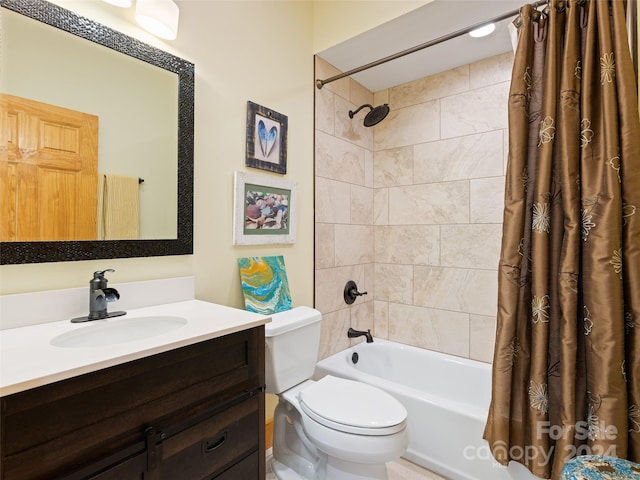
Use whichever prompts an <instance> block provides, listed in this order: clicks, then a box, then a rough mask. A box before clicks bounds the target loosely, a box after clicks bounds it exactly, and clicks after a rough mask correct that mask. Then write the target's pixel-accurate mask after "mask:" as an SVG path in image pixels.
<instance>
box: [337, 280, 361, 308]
mask: <svg viewBox="0 0 640 480" xmlns="http://www.w3.org/2000/svg"><path fill="white" fill-rule="evenodd" d="M366 294H367V292H359V291H358V286H357V285H356V282H354V281H353V280H349V281H348V282H347V284H346V285H345V286H344V292H343V297H344V301H345V303H346V304H347V305H351V304H352V303H353V302H355V301H356V298H357V297H361V296H363V295H366Z"/></svg>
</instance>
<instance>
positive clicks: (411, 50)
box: [316, 0, 549, 89]
mask: <svg viewBox="0 0 640 480" xmlns="http://www.w3.org/2000/svg"><path fill="white" fill-rule="evenodd" d="M548 3H549V1H548V0H542V1H539V2H534V3H532V4H531V6H532V7H533V8H538V7H540V6H542V5H546V4H548ZM519 13H520V9H519V8H518V9H517V10H513V11H511V12H508V13H504V14H502V15H500V16H497V17H495V18H492V19H489V20H483V21H482V22H480V23H476V24H475V25H471V26H470V27H466V28H463V29H461V30H457V31H455V32H453V33H448V34H447V35H443V36H442V37H438V38H436V39H434V40H429V41H428V42H425V43H421V44H420V45H416V46H415V47H412V48H408V49H407V50H403V51H401V52H398V53H394V54H393V55H389V56H387V57H384V58H381V59H380V60H376V61H375V62H371V63H367V64H366V65H362V66H360V67H357V68H353V69H351V70H348V71H346V72H343V73H340V74H338V75H334V76H333V77H329V78H327V79H325V80H320V79H317V80H316V87H317V88H318V89H321V88H322V87H323V86H325V85H326V84H327V83H331V82H335V81H336V80H340V79H341V78H344V77H350V76H351V75H354V74H356V73H360V72H362V71H364V70H368V69H370V68H373V67H377V66H378V65H382V64H383V63H387V62H390V61H391V60H396V59H398V58H401V57H404V56H405V55H410V54H412V53H415V52H419V51H420V50H424V49H425V48H428V47H432V46H434V45H438V44H439V43H443V42H446V41H447V40H451V39H453V38H456V37H460V36H462V35H465V34H467V33H469V32H470V31H472V30H475V29H477V28H480V27H482V26H484V25H486V24H487V23H495V22H500V21H502V20H505V19H507V18H510V17H513V16H516V15H518V14H519Z"/></svg>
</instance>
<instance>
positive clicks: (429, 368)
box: [315, 339, 538, 480]
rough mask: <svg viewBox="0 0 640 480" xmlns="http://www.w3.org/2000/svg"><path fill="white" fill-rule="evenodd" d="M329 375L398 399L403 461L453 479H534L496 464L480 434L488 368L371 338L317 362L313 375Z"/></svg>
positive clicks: (514, 466) (516, 468) (519, 469)
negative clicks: (403, 420) (403, 426)
mask: <svg viewBox="0 0 640 480" xmlns="http://www.w3.org/2000/svg"><path fill="white" fill-rule="evenodd" d="M354 353H356V354H357V355H358V362H357V363H355V364H354V363H353V361H352V356H353V354H354ZM328 374H331V375H334V376H337V377H343V378H351V379H354V380H359V381H362V382H365V383H369V384H371V385H375V386H376V387H379V388H381V389H382V390H385V391H387V392H389V393H390V394H391V395H393V396H394V397H396V398H397V399H398V400H399V401H400V402H402V404H403V405H404V406H405V408H406V409H407V412H408V421H407V424H408V427H407V428H408V433H409V448H408V449H407V452H406V454H405V455H404V457H405V458H406V459H408V460H410V461H412V462H414V463H417V464H419V465H422V466H424V467H425V468H427V469H429V470H432V471H434V472H436V473H438V474H440V475H442V476H444V477H446V478H450V479H453V480H537V479H538V477H535V476H533V475H532V474H531V473H530V472H529V471H528V470H527V469H526V468H524V467H523V466H522V465H520V464H518V463H516V462H511V463H510V464H509V467H508V468H505V467H503V466H502V465H499V464H498V463H497V462H495V461H494V460H493V458H492V457H491V454H490V452H489V448H488V445H487V442H485V441H484V440H483V439H482V432H483V430H484V424H485V421H486V418H487V412H488V408H489V402H490V396H491V366H490V365H488V364H486V363H482V362H477V361H474V360H467V359H464V358H459V357H454V356H451V355H446V354H443V353H438V352H433V351H430V350H424V349H421V348H416V347H411V346H408V345H402V344H399V343H394V342H389V341H386V340H381V339H375V341H374V343H360V344H358V345H357V346H355V347H352V348H350V349H347V350H344V351H342V352H339V353H337V354H335V355H333V356H331V357H328V358H326V359H324V360H322V361H320V362H318V364H317V366H316V373H315V377H316V378H321V377H323V376H325V375H328Z"/></svg>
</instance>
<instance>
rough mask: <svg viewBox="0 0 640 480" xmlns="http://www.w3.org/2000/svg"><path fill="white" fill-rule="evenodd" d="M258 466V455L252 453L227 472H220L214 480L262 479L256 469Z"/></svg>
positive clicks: (257, 453)
mask: <svg viewBox="0 0 640 480" xmlns="http://www.w3.org/2000/svg"><path fill="white" fill-rule="evenodd" d="M259 464H260V453H259V452H255V453H252V454H251V455H249V456H248V457H247V458H245V459H244V460H242V461H241V462H240V463H236V464H235V465H234V466H233V467H231V468H230V469H229V470H225V471H224V472H222V473H221V474H220V475H218V476H217V477H215V478H214V480H239V479H242V480H253V479H256V480H257V479H260V478H264V477H262V476H260V470H259V468H258V465H259Z"/></svg>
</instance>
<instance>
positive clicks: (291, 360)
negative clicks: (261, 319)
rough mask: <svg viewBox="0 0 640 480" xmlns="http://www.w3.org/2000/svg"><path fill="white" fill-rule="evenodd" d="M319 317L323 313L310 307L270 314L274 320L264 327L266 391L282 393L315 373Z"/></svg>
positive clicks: (320, 318)
mask: <svg viewBox="0 0 640 480" xmlns="http://www.w3.org/2000/svg"><path fill="white" fill-rule="evenodd" d="M320 320H322V315H321V314H320V312H319V311H318V310H315V309H313V308H311V307H295V308H292V309H291V310H287V311H285V312H279V313H274V314H273V315H271V322H270V323H267V324H266V325H265V326H264V327H265V331H264V334H265V374H266V382H267V393H282V392H284V391H286V390H288V389H290V388H291V387H293V386H295V385H297V384H299V383H302V382H304V381H305V380H308V379H310V378H311V377H312V376H313V372H314V370H315V367H316V362H317V361H318V348H319V346H320Z"/></svg>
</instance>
